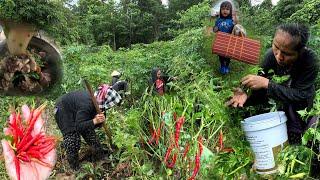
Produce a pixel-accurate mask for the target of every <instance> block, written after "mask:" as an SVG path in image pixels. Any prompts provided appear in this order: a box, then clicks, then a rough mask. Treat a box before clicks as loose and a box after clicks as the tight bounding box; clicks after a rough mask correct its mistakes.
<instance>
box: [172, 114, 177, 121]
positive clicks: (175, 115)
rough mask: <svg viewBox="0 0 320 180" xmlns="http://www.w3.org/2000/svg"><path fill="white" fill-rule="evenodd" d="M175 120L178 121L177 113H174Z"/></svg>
mask: <svg viewBox="0 0 320 180" xmlns="http://www.w3.org/2000/svg"><path fill="white" fill-rule="evenodd" d="M173 120H174V121H177V113H176V112H174V113H173Z"/></svg>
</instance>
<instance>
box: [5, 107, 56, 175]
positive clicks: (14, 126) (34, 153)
mask: <svg viewBox="0 0 320 180" xmlns="http://www.w3.org/2000/svg"><path fill="white" fill-rule="evenodd" d="M44 107H45V106H40V107H39V108H38V109H36V110H32V111H31V112H30V116H29V117H28V119H26V124H22V123H21V116H20V114H19V113H18V114H16V113H15V112H12V113H11V115H12V117H11V118H12V120H11V121H12V122H11V123H9V132H10V133H11V134H10V135H12V136H13V139H14V143H13V146H14V147H15V148H16V150H15V151H14V152H15V156H14V159H13V160H14V164H15V167H16V173H17V178H18V179H19V180H20V161H21V162H30V161H31V160H32V161H35V162H37V163H39V164H41V165H43V166H46V167H51V165H50V164H49V163H46V162H44V161H42V159H43V157H44V156H45V155H46V154H47V153H49V152H50V151H51V150H52V149H53V148H54V147H55V144H56V138H54V137H48V136H45V134H44V133H43V132H40V133H38V134H36V135H34V136H32V134H31V132H32V130H33V129H34V125H35V123H36V122H37V120H38V119H39V117H40V115H41V112H42V110H43V108H44Z"/></svg>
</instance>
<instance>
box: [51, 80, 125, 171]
mask: <svg viewBox="0 0 320 180" xmlns="http://www.w3.org/2000/svg"><path fill="white" fill-rule="evenodd" d="M119 90H122V89H119ZM95 98H96V100H97V103H98V106H99V109H100V110H101V112H102V113H100V114H97V110H96V109H95V106H94V104H93V102H92V99H91V97H90V94H89V92H87V91H74V92H70V93H68V94H65V95H63V96H62V97H60V98H59V99H58V100H57V103H56V110H55V119H56V122H57V124H58V127H59V129H60V131H61V133H62V135H63V147H64V148H65V150H66V153H67V160H68V162H69V165H70V167H71V168H72V169H73V170H77V169H79V164H80V163H79V154H78V152H79V150H80V142H81V138H80V136H82V137H83V138H84V140H85V141H86V143H87V144H88V145H89V146H90V147H91V148H92V151H93V153H92V154H93V156H92V161H97V160H100V159H102V158H103V157H104V155H105V152H106V151H105V150H104V149H103V148H102V145H101V144H100V141H99V139H98V137H97V135H96V133H95V131H94V129H95V128H97V127H101V126H102V123H104V121H105V120H106V118H105V114H104V112H105V111H106V110H108V109H109V108H111V107H113V106H114V105H116V104H119V103H120V101H121V99H122V98H121V96H120V95H119V94H118V93H117V91H116V90H114V89H113V88H112V87H111V86H108V85H106V84H103V85H101V86H100V87H99V88H98V90H97V91H96V92H95Z"/></svg>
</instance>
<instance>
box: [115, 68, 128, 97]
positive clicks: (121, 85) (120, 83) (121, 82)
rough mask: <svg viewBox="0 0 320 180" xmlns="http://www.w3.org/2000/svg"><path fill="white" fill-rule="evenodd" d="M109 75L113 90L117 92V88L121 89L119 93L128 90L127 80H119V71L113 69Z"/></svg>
mask: <svg viewBox="0 0 320 180" xmlns="http://www.w3.org/2000/svg"><path fill="white" fill-rule="evenodd" d="M111 76H112V81H111V85H112V88H113V89H114V90H116V91H118V92H119V90H120V89H122V90H123V91H121V92H120V93H121V94H123V95H124V93H126V92H128V83H127V81H124V80H120V77H121V73H120V72H119V71H113V72H112V73H111Z"/></svg>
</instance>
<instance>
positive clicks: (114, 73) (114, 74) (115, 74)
mask: <svg viewBox="0 0 320 180" xmlns="http://www.w3.org/2000/svg"><path fill="white" fill-rule="evenodd" d="M120 75H121V74H120V72H119V71H113V72H112V73H111V76H112V77H113V76H120Z"/></svg>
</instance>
